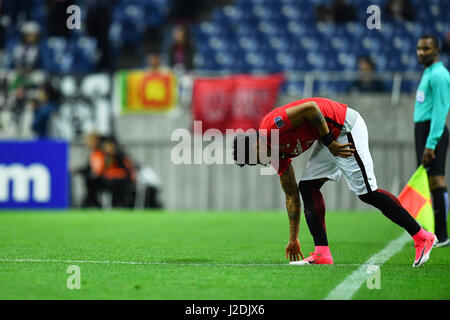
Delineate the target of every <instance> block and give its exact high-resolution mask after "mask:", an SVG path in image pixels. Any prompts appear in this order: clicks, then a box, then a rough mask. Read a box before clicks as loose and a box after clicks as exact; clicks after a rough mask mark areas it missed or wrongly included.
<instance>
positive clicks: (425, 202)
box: [398, 165, 434, 233]
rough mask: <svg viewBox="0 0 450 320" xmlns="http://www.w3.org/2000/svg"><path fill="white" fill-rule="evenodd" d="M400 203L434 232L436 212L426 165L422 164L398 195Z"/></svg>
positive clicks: (422, 224)
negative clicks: (432, 201) (434, 211)
mask: <svg viewBox="0 0 450 320" xmlns="http://www.w3.org/2000/svg"><path fill="white" fill-rule="evenodd" d="M398 199H399V200H400V203H401V204H402V205H403V206H404V207H405V209H406V210H408V212H409V213H410V214H411V215H412V216H413V218H414V219H416V221H417V222H418V223H419V224H420V225H421V226H422V227H423V228H424V229H426V230H428V231H430V232H433V233H434V213H433V207H432V205H431V196H430V188H429V186H428V176H427V171H426V170H425V167H424V166H423V165H421V166H420V167H419V168H418V169H417V170H416V172H414V174H413V176H412V177H411V179H409V181H408V183H407V184H406V187H405V188H404V189H403V190H402V192H401V193H400V195H399V196H398Z"/></svg>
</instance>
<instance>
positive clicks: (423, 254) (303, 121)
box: [234, 98, 437, 267]
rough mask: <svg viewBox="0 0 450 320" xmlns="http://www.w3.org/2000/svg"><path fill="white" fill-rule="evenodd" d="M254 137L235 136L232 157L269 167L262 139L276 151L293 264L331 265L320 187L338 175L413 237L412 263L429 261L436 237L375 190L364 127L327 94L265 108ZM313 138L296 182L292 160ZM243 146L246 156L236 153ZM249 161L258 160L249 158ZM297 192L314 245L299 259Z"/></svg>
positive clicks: (385, 193)
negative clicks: (261, 153)
mask: <svg viewBox="0 0 450 320" xmlns="http://www.w3.org/2000/svg"><path fill="white" fill-rule="evenodd" d="M273 130H278V133H279V139H278V140H279V141H278V143H277V142H276V141H275V140H277V139H271V137H272V133H273V132H274V131H273ZM256 135H257V137H258V138H257V139H254V137H251V134H245V135H244V136H243V137H242V136H241V137H239V136H236V137H235V140H234V160H235V161H236V162H237V164H238V165H240V166H244V165H245V164H247V165H255V164H264V165H267V164H268V162H270V159H269V160H267V163H264V161H265V160H263V159H261V158H260V157H259V147H260V144H261V143H266V144H267V155H268V156H270V155H271V154H272V153H274V151H276V152H275V153H274V154H276V153H278V155H279V161H278V166H276V165H274V163H272V166H273V167H274V168H275V170H277V172H278V174H279V176H280V183H281V186H282V188H283V191H284V193H285V194H286V209H287V213H288V217H289V243H288V245H287V246H286V258H289V260H290V261H291V264H296V265H308V264H333V258H332V256H331V252H330V248H329V246H328V240H327V233H326V228H325V203H324V199H323V196H322V193H321V192H320V188H321V187H322V186H323V184H324V183H325V182H326V181H327V180H336V181H337V180H339V178H340V177H341V175H342V174H343V175H344V177H345V179H346V180H347V182H348V185H349V188H350V189H351V190H352V191H354V192H355V193H356V195H357V196H358V197H359V198H360V199H361V200H362V201H364V202H365V203H368V204H370V205H372V206H374V207H375V208H377V209H379V210H380V211H381V212H382V213H383V214H384V215H385V216H386V217H388V218H389V219H390V220H391V221H393V222H394V223H396V224H397V225H399V226H400V227H402V228H404V229H405V230H406V231H407V232H408V233H409V234H410V235H411V237H412V238H413V240H414V243H415V248H416V255H415V259H414V264H413V267H418V266H420V265H422V264H424V263H425V262H426V261H427V260H428V259H429V256H430V252H431V249H432V248H433V245H434V244H435V242H436V240H437V238H436V236H435V235H434V234H433V233H431V232H428V231H426V230H424V229H423V228H421V227H420V225H419V224H418V223H417V222H416V221H415V220H414V219H413V218H412V217H411V215H410V214H409V213H408V212H407V211H406V209H405V208H404V207H403V206H402V205H401V204H400V202H399V200H398V199H397V198H396V197H395V196H394V195H392V194H391V193H389V192H388V191H385V190H382V189H379V188H378V186H377V182H376V178H375V174H374V168H373V161H372V157H371V155H370V151H369V139H368V133H367V127H366V124H365V122H364V120H363V118H362V117H361V116H360V114H359V113H358V112H357V111H355V110H353V109H351V108H349V107H348V106H347V105H345V104H342V103H339V102H336V101H333V100H329V99H325V98H309V99H302V100H298V101H294V102H291V103H289V104H287V105H284V106H281V107H278V108H276V109H274V110H272V111H271V112H269V113H268V114H267V115H266V116H265V117H264V118H263V120H262V121H261V124H260V126H259V130H258V132H257V133H256ZM272 140H274V141H272ZM316 140H318V142H317V143H316V144H315V145H314V149H313V150H312V154H311V157H310V159H309V160H308V162H307V165H306V169H305V172H304V175H303V177H302V178H301V180H300V182H299V183H298V185H297V181H296V179H295V174H294V169H293V167H292V165H291V158H293V157H296V156H298V155H300V154H301V153H303V152H304V151H306V150H307V149H309V148H310V147H311V146H312V145H313V142H314V141H316ZM240 141H245V144H240ZM252 141H255V142H254V143H252ZM241 150H243V152H244V153H245V154H241V155H238V153H239V152H241ZM255 153H256V156H255ZM241 159H244V160H243V161H241ZM252 159H256V161H251V160H252ZM299 194H301V196H302V199H303V203H304V206H305V217H306V222H307V224H308V228H309V231H310V232H311V235H312V237H313V239H314V245H315V250H314V252H312V253H311V255H310V256H309V257H307V258H304V257H303V255H302V252H301V249H300V242H299V240H298V236H299V224H300V206H301V205H300V196H299ZM299 256H301V257H302V259H303V260H300V257H299Z"/></svg>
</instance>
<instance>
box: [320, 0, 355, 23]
mask: <svg viewBox="0 0 450 320" xmlns="http://www.w3.org/2000/svg"><path fill="white" fill-rule="evenodd" d="M316 16H317V20H318V21H321V22H333V23H346V22H350V21H355V20H356V9H355V7H354V6H353V5H352V4H351V3H349V2H348V1H347V0H333V1H332V2H331V3H330V4H320V5H318V6H317V7H316Z"/></svg>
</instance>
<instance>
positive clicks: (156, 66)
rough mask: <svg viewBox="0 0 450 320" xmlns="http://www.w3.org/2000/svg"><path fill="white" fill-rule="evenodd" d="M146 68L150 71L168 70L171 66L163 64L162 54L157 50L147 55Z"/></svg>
mask: <svg viewBox="0 0 450 320" xmlns="http://www.w3.org/2000/svg"><path fill="white" fill-rule="evenodd" d="M146 68H147V70H148V71H149V72H168V71H169V68H167V67H166V66H165V65H162V64H161V56H160V54H159V53H157V52H151V53H149V54H148V55H147V61H146Z"/></svg>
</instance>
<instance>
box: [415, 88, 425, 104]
mask: <svg viewBox="0 0 450 320" xmlns="http://www.w3.org/2000/svg"><path fill="white" fill-rule="evenodd" d="M416 100H417V101H418V102H420V103H422V102H424V101H425V92H424V91H422V90H417V93H416Z"/></svg>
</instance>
